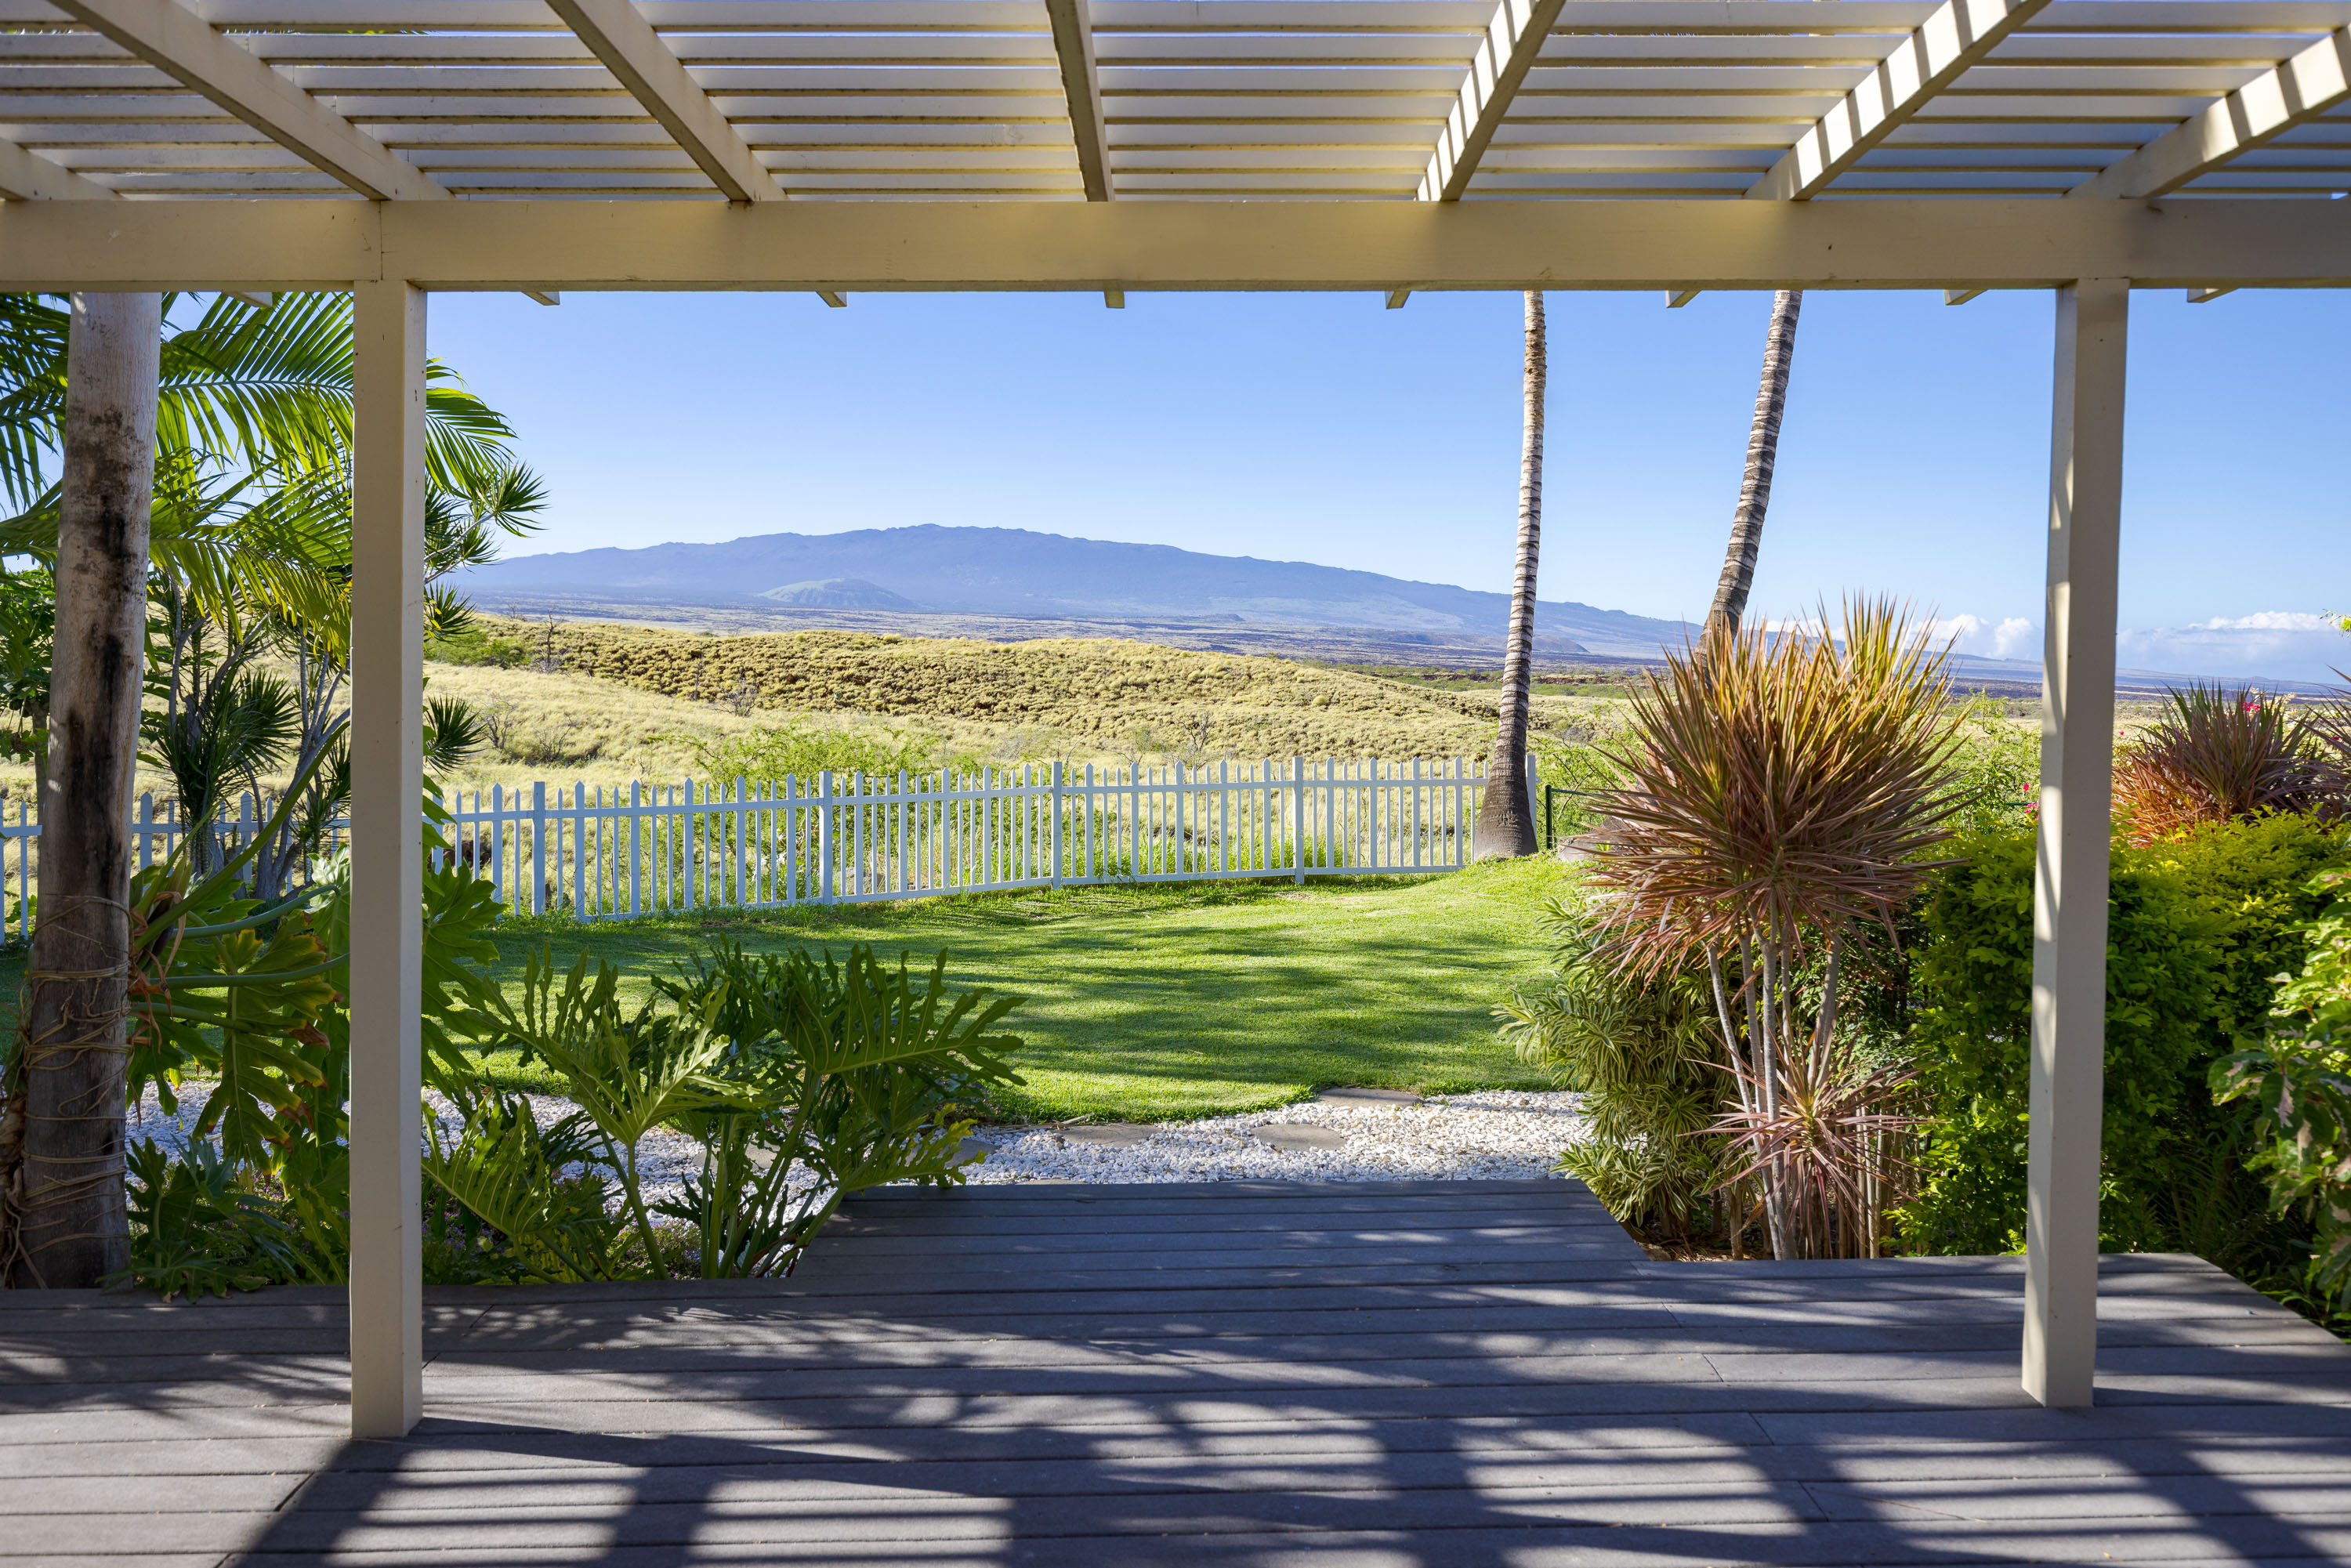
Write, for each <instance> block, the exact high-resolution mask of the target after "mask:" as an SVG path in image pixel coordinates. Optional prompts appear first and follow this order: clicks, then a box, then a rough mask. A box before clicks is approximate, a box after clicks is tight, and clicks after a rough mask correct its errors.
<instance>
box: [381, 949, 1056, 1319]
mask: <svg viewBox="0 0 2351 1568" xmlns="http://www.w3.org/2000/svg"><path fill="white" fill-rule="evenodd" d="M945 974H946V959H945V956H944V955H941V956H939V958H938V959H936V960H935V962H934V963H933V966H932V967H931V970H930V973H929V976H928V977H927V978H926V979H925V980H924V981H922V982H919V983H918V982H917V981H915V980H914V977H912V975H911V974H910V972H909V971H908V969H907V967H906V966H905V965H904V962H903V961H902V962H901V963H900V964H899V966H898V967H896V968H895V969H894V970H893V969H892V968H891V967H888V966H887V965H884V964H883V963H882V962H881V961H880V960H879V959H878V958H877V957H875V956H874V954H873V951H872V948H871V947H868V946H863V945H860V946H855V947H853V948H852V949H851V952H850V955H849V959H848V962H847V963H846V964H838V963H835V962H834V961H833V960H832V958H831V956H830V955H827V956H826V957H825V958H823V959H822V960H818V959H814V958H811V957H810V956H808V955H806V954H802V953H794V954H791V955H789V956H776V955H752V954H748V953H746V952H745V951H744V950H743V949H742V948H740V947H739V946H721V947H720V948H719V949H718V950H717V951H716V952H715V953H714V954H712V955H711V956H708V957H706V958H705V959H703V960H701V961H700V962H698V963H696V964H695V965H694V966H692V967H686V968H681V969H680V970H679V971H678V972H677V973H676V974H675V975H674V976H672V977H666V978H664V979H663V980H661V981H659V982H657V984H656V992H657V996H658V1001H657V1002H655V1003H648V1004H646V1005H645V1006H643V1007H641V1008H639V1009H636V1010H635V1011H633V1012H630V1011H628V1010H626V1009H623V1008H622V1006H621V1005H620V1003H619V1001H618V999H617V986H618V980H619V977H618V975H617V974H616V973H615V972H614V971H613V970H612V969H611V967H609V966H606V965H599V966H598V969H597V973H596V974H595V976H594V977H592V978H591V977H590V976H589V974H588V972H587V967H586V962H585V960H584V959H583V960H581V961H580V962H579V963H576V964H574V965H573V967H572V968H571V970H570V971H569V974H568V975H566V976H564V977H562V978H561V980H560V981H559V980H558V979H557V977H556V974H555V971H554V968H553V966H552V965H551V964H550V963H549V961H548V960H547V959H546V958H545V957H544V956H541V957H539V958H537V959H534V960H533V961H532V963H531V964H530V966H529V967H528V971H527V973H526V976H525V980H524V984H523V988H522V999H521V1001H520V1002H519V1003H518V1004H514V1005H508V1004H507V1003H506V1002H505V1001H504V999H503V998H499V999H498V1000H496V1001H495V1002H494V1003H493V1004H492V1008H491V1017H490V1019H489V1020H488V1021H487V1025H486V1029H485V1030H484V1038H485V1040H486V1041H488V1042H490V1043H493V1044H495V1045H497V1046H503V1047H510V1048H513V1049H515V1050H517V1051H519V1052H520V1053H521V1054H522V1056H523V1058H524V1059H525V1060H526V1061H534V1060H535V1061H544V1062H546V1063H547V1064H548V1065H549V1066H550V1067H552V1068H554V1069H555V1070H556V1071H557V1072H558V1073H559V1075H560V1076H561V1077H562V1079H563V1080H564V1082H565V1084H566V1086H567V1089H568V1091H569V1097H570V1098H571V1099H572V1100H573V1101H574V1102H575V1103H577V1104H578V1105H579V1107H580V1109H579V1110H578V1111H577V1112H576V1113H573V1114H571V1115H570V1116H568V1117H566V1118H565V1119H564V1120H563V1121H561V1122H559V1123H558V1124H556V1125H555V1126H553V1127H552V1128H547V1129H542V1128H540V1127H539V1126H538V1124H537V1123H536V1122H535V1121H534V1120H533V1118H532V1116H531V1113H530V1108H529V1106H528V1103H526V1102H523V1101H522V1100H520V1099H519V1098H518V1097H515V1098H509V1097H507V1096H505V1095H500V1094H496V1093H493V1092H473V1093H467V1094H465V1095H463V1096H462V1097H461V1098H460V1100H459V1103H460V1106H461V1108H462V1110H463V1113H464V1117H465V1125H464V1128H463V1130H462V1132H461V1133H459V1134H456V1135H455V1136H454V1137H452V1136H449V1135H447V1134H444V1133H443V1132H442V1131H441V1130H440V1129H439V1128H438V1127H437V1126H436V1127H434V1128H432V1129H430V1132H431V1136H432V1146H431V1149H430V1152H429V1153H428V1154H427V1155H426V1159H425V1169H426V1171H427V1173H428V1174H429V1175H430V1176H431V1177H432V1179H433V1180H434V1183H435V1184H437V1185H438V1186H440V1187H441V1188H442V1189H443V1190H444V1191H445V1192H446V1193H447V1195H448V1196H449V1197H451V1198H452V1199H454V1200H455V1202H456V1203H457V1204H459V1205H462V1206H463V1207H464V1208H465V1210H467V1211H468V1212H470V1213H471V1214H473V1215H474V1216H475V1217H477V1218H479V1219H480V1220H481V1221H482V1222H483V1223H484V1224H486V1226H488V1227H490V1228H492V1229H493V1230H494V1231H495V1232H496V1238H497V1239H498V1240H499V1242H500V1243H501V1244H502V1245H503V1247H504V1249H505V1250H506V1252H507V1258H508V1260H509V1264H510V1267H511V1268H512V1270H514V1275H515V1277H517V1278H521V1279H529V1280H590V1279H611V1278H617V1277H624V1276H630V1275H644V1274H652V1275H654V1276H656V1277H660V1276H666V1275H669V1274H673V1273H679V1272H686V1273H695V1274H699V1275H700V1276H701V1277H703V1278H705V1279H734V1278H750V1277H757V1276H761V1275H768V1274H777V1273H786V1272H789V1270H790V1269H791V1267H792V1266H793V1264H794V1263H796V1262H797V1261H798V1260H799V1255H800V1252H801V1250H802V1249H804V1248H806V1246H807V1245H808V1243H809V1241H810V1239H811V1238H812V1237H813V1236H814V1235H815V1234H816V1232H817V1230H818V1229H819V1228H821V1227H822V1226H823V1224H824V1222H825V1220H826V1219H827V1218H830V1216H831V1213H832V1211H833V1209H834V1208H835V1207H837V1206H838V1205H839V1203H840V1202H841V1197H843V1196H844V1195H845V1194H847V1193H850V1192H853V1191H856V1190H858V1189H860V1188H862V1187H866V1186H879V1185H881V1184H883V1183H885V1182H894V1181H915V1182H929V1183H959V1182H961V1181H962V1180H963V1174H962V1166H963V1165H964V1163H965V1161H964V1157H963V1154H962V1145H963V1140H964V1137H965V1136H966V1134H968V1133H969V1131H970V1128H971V1123H970V1122H969V1121H968V1120H967V1119H966V1118H963V1117H961V1116H959V1115H958V1114H957V1113H956V1104H957V1103H959V1102H965V1103H967V1102H968V1101H969V1099H970V1098H971V1097H972V1096H974V1095H976V1094H984V1093H985V1092H986V1091H987V1089H988V1088H989V1087H990V1086H991V1085H994V1084H998V1083H1008V1082H1019V1079H1018V1078H1017V1076H1015V1074H1014V1073H1013V1071H1012V1069H1011V1067H1010V1065H1009V1063H1008V1056H1009V1054H1010V1053H1011V1052H1012V1051H1017V1050H1018V1049H1019V1045H1020V1041H1019V1040H1018V1039H1017V1038H1015V1037H1013V1036H1009V1035H1000V1034H990V1033H988V1032H987V1031H988V1030H990V1029H992V1028H993V1027H994V1026H995V1025H996V1024H997V1023H998V1022H1000V1021H1001V1020H1002V1019H1003V1018H1004V1016H1005V1015H1006V1014H1007V1013H1008V1012H1009V1011H1010V1010H1011V1009H1012V1008H1013V1007H1014V1006H1015V1005H1016V1004H1017V1001H1018V998H1010V997H1000V996H990V995H989V994H988V993H987V991H985V990H984V989H981V990H972V991H966V992H962V993H960V994H954V995H950V994H949V992H948V989H947V987H946V977H945ZM664 1126H666V1127H672V1128H675V1129H676V1130H678V1131H680V1132H683V1133H684V1134H687V1135H688V1136H689V1137H692V1138H694V1139H695V1141H696V1142H697V1143H699V1144H700V1145H702V1149H703V1157H702V1164H701V1168H700V1170H699V1171H698V1172H697V1173H696V1174H695V1176H691V1177H689V1178H688V1179H687V1181H686V1183H685V1185H684V1191H683V1193H682V1194H681V1195H680V1196H679V1197H675V1198H672V1199H664V1200H650V1201H649V1200H648V1198H647V1197H646V1195H645V1180H644V1174H643V1166H642V1162H641V1158H640V1155H639V1149H640V1145H642V1143H643V1139H644V1137H645V1136H646V1134H649V1133H651V1132H652V1131H653V1129H654V1128H656V1127H664ZM573 1167H585V1171H586V1174H584V1175H580V1174H570V1175H567V1174H566V1173H567V1171H568V1170H570V1169H572V1168H573ZM795 1173H797V1174H798V1175H799V1176H800V1181H799V1184H798V1185H797V1186H795V1185H794V1183H793V1181H792V1179H791V1178H792V1176H794V1174H795ZM656 1215H659V1216H661V1217H662V1218H664V1219H666V1220H669V1221H672V1222H674V1224H673V1225H671V1226H670V1227H667V1228H664V1227H661V1226H658V1225H657V1224H656V1222H655V1219H654V1216H656ZM477 1250H480V1249H477ZM477 1271H478V1270H477Z"/></svg>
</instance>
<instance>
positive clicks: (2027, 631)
mask: <svg viewBox="0 0 2351 1568" xmlns="http://www.w3.org/2000/svg"><path fill="white" fill-rule="evenodd" d="M2040 641H2041V628H2040V627H2038V626H2036V625H2034V624H2033V623H2032V622H2030V621H2027V620H2026V619H2025V618H2024V617H2023V616H2022V615H2011V616H2010V617H2009V618H2008V619H2007V620H2005V621H2003V622H2001V623H2000V624H1999V625H1997V626H1995V627H1993V628H1992V629H1991V657H1993V658H1995V659H2016V658H2022V657H2024V656H2025V655H2027V654H2029V653H2032V651H2033V645H2034V644H2035V643H2038V642H2040Z"/></svg>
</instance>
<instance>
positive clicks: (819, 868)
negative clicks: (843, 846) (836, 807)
mask: <svg viewBox="0 0 2351 1568" xmlns="http://www.w3.org/2000/svg"><path fill="white" fill-rule="evenodd" d="M816 878H817V880H816V886H817V902H818V903H820V904H831V902H832V769H831V768H824V769H822V770H821V771H820V772H819V773H818V774H817V776H816Z"/></svg>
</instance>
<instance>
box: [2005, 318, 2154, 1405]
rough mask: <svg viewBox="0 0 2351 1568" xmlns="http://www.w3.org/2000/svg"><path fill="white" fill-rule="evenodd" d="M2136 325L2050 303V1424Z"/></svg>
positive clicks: (2065, 1346) (2046, 834) (2080, 1348)
mask: <svg viewBox="0 0 2351 1568" xmlns="http://www.w3.org/2000/svg"><path fill="white" fill-rule="evenodd" d="M2129 321H2130V284H2129V282H2128V280H2126V279H2122V278H2085V279H2084V280H2082V281H2081V282H2079V283H2076V284H2073V285H2071V286H2069V287H2064V288H2061V289H2059V290H2058V291H2057V373H2056V407H2055V411H2054V416H2053V423H2052V430H2051V441H2050V464H2049V601H2048V605H2047V632H2046V639H2047V641H2046V644H2045V653H2044V654H2043V676H2042V680H2043V686H2042V710H2041V711H2042V719H2041V830H2040V848H2039V853H2038V865H2037V873H2036V876H2035V881H2034V885H2033V898H2032V1101H2031V1108H2032V1123H2031V1127H2030V1130H2029V1132H2028V1134H2027V1149H2028V1155H2027V1158H2028V1170H2027V1178H2026V1199H2025V1222H2024V1229H2025V1270H2024V1390H2025V1392H2026V1393H2028V1394H2030V1395H2032V1397H2033V1398H2035V1399H2037V1400H2039V1401H2040V1402H2041V1403H2042V1404H2043V1405H2047V1406H2085V1405H2088V1404H2089V1403H2090V1402H2091V1398H2092V1387H2093V1382H2094V1377H2095V1371H2096V1364H2097V1351H2098V1148H2099V1139H2100V1135H2101V1124H2102V1123H2103V1120H2104V1116H2103V1113H2104V1109H2105V1107H2104V1099H2105V1020H2106V874H2107V856H2108V853H2109V849H2108V845H2109V842H2110V837H2111V831H2112V829H2111V826H2110V822H2111V818H2112V802H2113V782H2114V737H2115V730H2114V721H2115V581H2116V564H2117V557H2118V554H2119V549H2120V545H2121V538H2122V487H2123V373H2124V350H2125V339H2126V333H2127V329H2128V327H2129Z"/></svg>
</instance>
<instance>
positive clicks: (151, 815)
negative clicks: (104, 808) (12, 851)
mask: <svg viewBox="0 0 2351 1568" xmlns="http://www.w3.org/2000/svg"><path fill="white" fill-rule="evenodd" d="M24 820H25V806H24V802H23V801H21V800H20V801H18V802H17V804H16V821H19V822H22V821H24ZM154 863H155V791H153V790H152V789H143V790H141V791H140V795H139V869H140V870H141V871H145V870H146V869H147V868H148V867H149V866H151V865H153V864H154Z"/></svg>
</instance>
